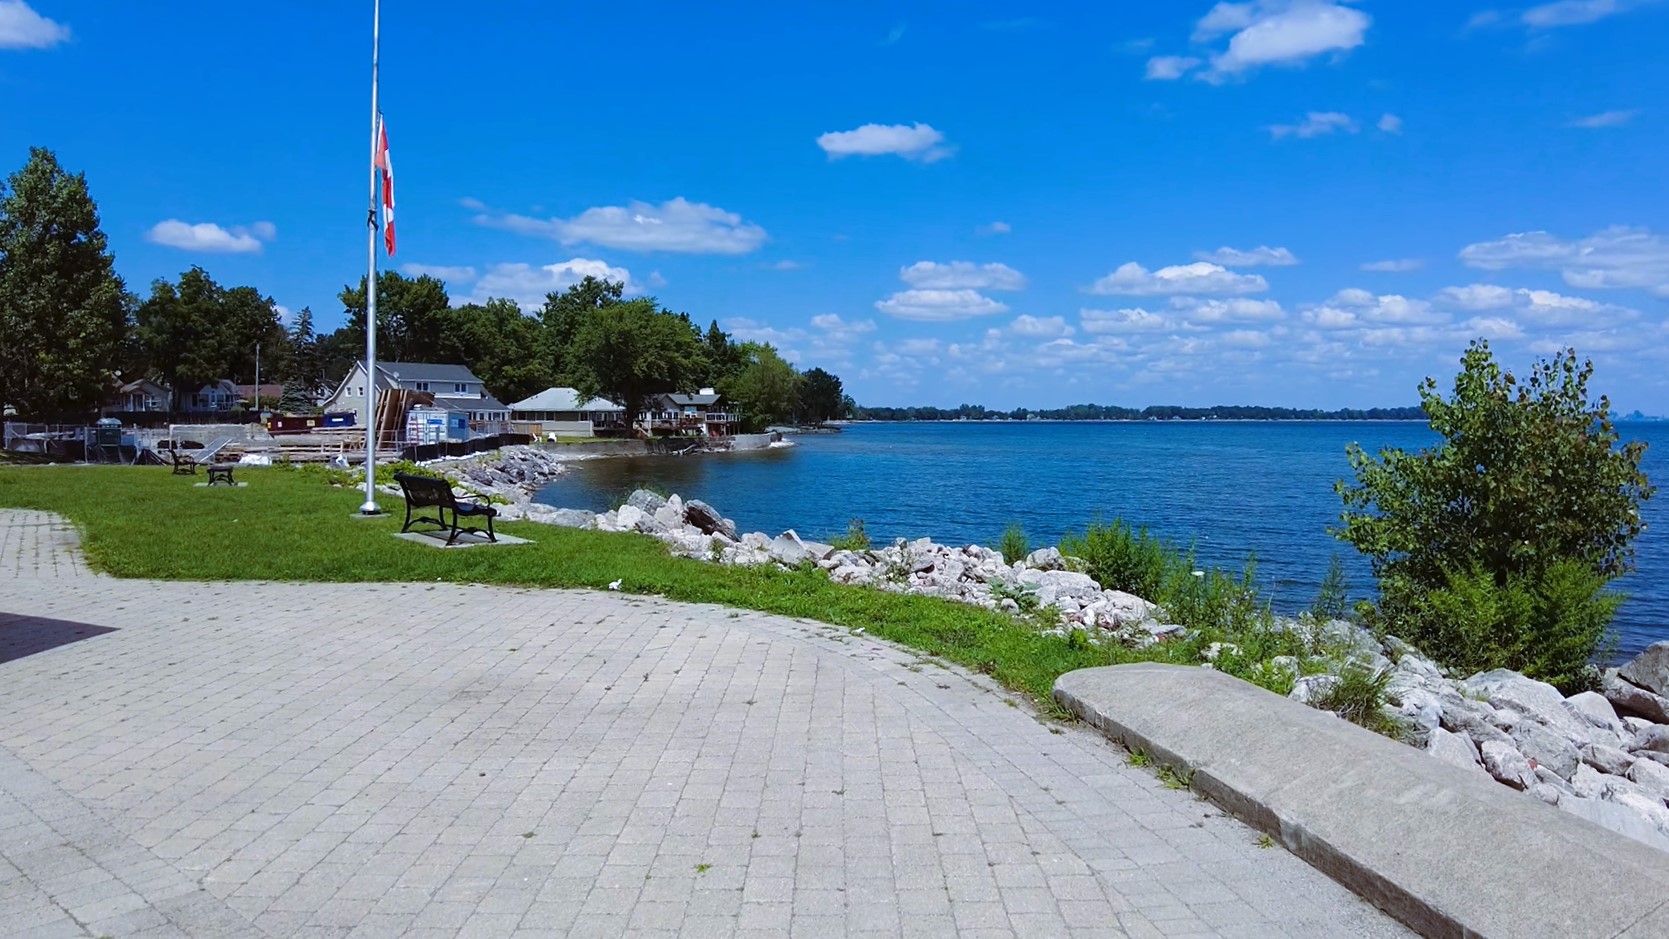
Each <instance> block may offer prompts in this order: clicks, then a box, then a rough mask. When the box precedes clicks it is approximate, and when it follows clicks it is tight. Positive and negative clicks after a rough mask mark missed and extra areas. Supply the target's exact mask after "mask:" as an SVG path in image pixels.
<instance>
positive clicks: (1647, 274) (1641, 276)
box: [1460, 225, 1669, 297]
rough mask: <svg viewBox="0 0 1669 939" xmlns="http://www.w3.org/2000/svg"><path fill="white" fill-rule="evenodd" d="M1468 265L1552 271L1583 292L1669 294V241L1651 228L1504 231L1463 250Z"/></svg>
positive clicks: (1487, 267) (1479, 267)
mask: <svg viewBox="0 0 1669 939" xmlns="http://www.w3.org/2000/svg"><path fill="white" fill-rule="evenodd" d="M1460 259H1461V261H1462V262H1463V263H1465V264H1466V266H1468V267H1474V268H1478V269H1480V270H1486V271H1503V270H1507V269H1509V268H1519V269H1527V270H1553V271H1558V272H1559V273H1560V275H1561V276H1563V277H1564V279H1565V283H1567V284H1569V285H1571V286H1572V287H1577V288H1580V289H1583V290H1598V289H1605V288H1641V289H1646V290H1650V291H1652V292H1653V293H1656V294H1657V295H1658V296H1663V297H1669V239H1665V238H1664V237H1663V236H1662V235H1657V234H1654V233H1653V232H1652V231H1651V229H1649V228H1628V227H1625V226H1620V225H1619V226H1614V227H1612V228H1607V229H1604V230H1602V231H1599V232H1596V233H1595V234H1592V235H1589V236H1588V237H1587V238H1582V239H1578V240H1576V241H1566V240H1564V239H1562V238H1559V237H1557V236H1554V235H1551V234H1548V233H1547V232H1544V231H1537V232H1522V233H1519V234H1515V235H1508V236H1507V237H1505V238H1502V239H1500V240H1498V241H1485V242H1480V243H1478V244H1472V245H1467V246H1466V247H1465V248H1463V249H1461V252H1460Z"/></svg>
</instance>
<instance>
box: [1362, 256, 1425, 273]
mask: <svg viewBox="0 0 1669 939" xmlns="http://www.w3.org/2000/svg"><path fill="white" fill-rule="evenodd" d="M1425 266H1426V262H1424V261H1422V260H1420V259H1419V258H1391V259H1390V260H1386V261H1369V262H1368V263H1366V264H1364V265H1362V270H1364V271H1377V272H1379V273H1382V274H1406V273H1407V272H1409V271H1417V270H1419V269H1420V268H1422V267H1425Z"/></svg>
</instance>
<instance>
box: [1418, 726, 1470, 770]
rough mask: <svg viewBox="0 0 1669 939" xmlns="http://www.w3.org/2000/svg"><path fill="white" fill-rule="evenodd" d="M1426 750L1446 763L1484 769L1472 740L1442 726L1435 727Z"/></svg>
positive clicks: (1466, 767)
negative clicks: (1450, 731)
mask: <svg viewBox="0 0 1669 939" xmlns="http://www.w3.org/2000/svg"><path fill="white" fill-rule="evenodd" d="M1426 752H1428V753H1430V754H1431V755H1432V756H1435V757H1437V758H1438V759H1440V760H1442V761H1443V762H1445V763H1450V764H1453V765H1455V766H1459V767H1462V768H1463V769H1475V770H1478V771H1479V772H1482V771H1483V765H1482V764H1481V763H1479V762H1478V748H1477V747H1476V746H1474V745H1473V743H1472V741H1471V740H1469V739H1467V738H1465V737H1462V736H1461V735H1460V734H1452V733H1449V732H1448V731H1446V730H1444V729H1443V728H1441V727H1438V728H1434V729H1433V730H1432V732H1431V737H1430V738H1429V742H1428V743H1427V744H1426Z"/></svg>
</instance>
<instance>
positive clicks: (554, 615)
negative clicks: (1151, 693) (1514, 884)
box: [0, 510, 1406, 939]
mask: <svg viewBox="0 0 1669 939" xmlns="http://www.w3.org/2000/svg"><path fill="white" fill-rule="evenodd" d="M0 572H3V573H4V574H6V575H10V578H9V580H10V583H8V588H7V589H8V595H7V599H8V602H7V604H6V606H7V609H12V610H28V611H29V614H28V615H29V616H31V617H41V618H48V619H56V620H61V621H67V622H74V623H84V624H88V625H91V626H95V627H98V628H99V629H101V630H110V631H105V632H96V634H93V635H89V636H86V637H83V638H80V639H79V641H76V642H71V643H68V644H66V645H61V646H57V647H54V648H50V649H46V650H45V651H41V652H36V653H34V654H32V655H28V656H24V657H22V658H19V659H15V660H13V661H10V662H4V663H0V739H3V740H6V741H7V746H6V747H5V748H3V749H0V902H3V903H4V904H5V907H6V909H7V912H8V920H7V924H6V928H7V931H8V934H10V933H11V932H23V931H26V930H40V931H42V932H43V934H59V931H63V932H62V934H65V935H84V934H85V932H84V931H82V930H81V929H80V927H79V926H77V924H76V921H75V919H74V918H73V917H72V915H71V914H72V913H75V912H76V909H81V910H85V911H90V912H92V913H95V914H98V916H99V918H98V919H97V923H99V924H110V925H111V926H112V928H113V932H112V934H113V935H115V934H122V935H125V934H127V933H130V932H131V933H132V934H134V935H147V934H154V935H158V936H161V935H170V936H216V937H218V936H260V935H272V936H291V935H295V936H306V935H352V936H367V937H369V936H381V935H409V936H458V935H493V936H509V935H562V934H567V935H573V936H623V935H628V934H631V935H639V934H641V935H646V936H654V935H663V934H664V935H674V934H683V935H692V936H693V935H715V936H717V935H737V936H748V935H755V936H774V937H776V936H782V935H804V936H836V935H854V936H866V935H874V936H883V935H885V936H950V935H964V936H978V935H1014V934H1016V933H1019V934H1024V935H1028V936H1030V935H1067V934H1071V935H1118V934H1128V935H1132V936H1160V935H1166V934H1178V935H1184V934H1202V935H1221V936H1242V935H1287V934H1310V935H1326V936H1338V937H1352V939H1354V937H1364V939H1378V937H1393V936H1403V935H1406V934H1405V933H1404V932H1403V931H1402V930H1401V929H1400V928H1399V927H1397V926H1396V925H1395V924H1393V923H1391V922H1389V921H1388V920H1386V919H1385V918H1384V917H1382V916H1380V915H1378V914H1377V913H1375V912H1374V911H1372V910H1371V908H1368V907H1366V906H1365V905H1364V904H1362V903H1361V902H1360V901H1359V900H1357V899H1356V898H1355V897H1353V896H1352V895H1350V894H1349V893H1347V892H1346V891H1344V890H1343V889H1341V888H1339V887H1338V886H1337V885H1336V884H1333V883H1332V882H1331V881H1329V880H1327V879H1326V878H1324V877H1322V876H1321V875H1320V874H1318V873H1316V872H1315V871H1314V870H1312V869H1310V868H1309V867H1307V866H1305V865H1304V864H1302V863H1300V862H1298V861H1297V860H1296V859H1294V858H1292V857H1291V856H1290V855H1287V854H1286V853H1284V852H1280V851H1263V850H1260V849H1258V848H1256V847H1255V842H1256V837H1255V835H1253V834H1252V833H1251V832H1250V831H1249V830H1247V829H1245V828H1244V827H1242V826H1239V825H1238V824H1237V823H1234V822H1232V821H1228V820H1223V819H1208V820H1206V824H1205V825H1204V827H1201V824H1202V822H1201V811H1202V809H1201V805H1200V804H1199V803H1198V802H1197V800H1195V799H1194V798H1193V797H1192V796H1191V795H1190V794H1188V793H1175V792H1170V791H1168V790H1165V789H1163V788H1161V787H1159V786H1158V785H1157V784H1156V782H1155V781H1154V780H1153V778H1152V776H1151V774H1147V773H1144V772H1142V771H1141V770H1137V769H1133V768H1130V767H1126V766H1125V765H1124V764H1123V754H1122V753H1121V752H1118V751H1116V750H1115V749H1113V748H1112V747H1110V746H1108V745H1107V744H1106V742H1105V741H1104V740H1102V739H1101V738H1100V737H1098V736H1096V735H1094V734H1091V733H1088V732H1082V731H1079V730H1077V729H1073V728H1067V729H1066V730H1065V732H1064V733H1062V734H1051V733H1050V732H1049V731H1048V729H1047V728H1046V727H1044V726H1043V725H1041V724H1039V723H1038V722H1037V721H1036V720H1035V719H1034V718H1033V717H1032V716H1031V715H1029V714H1028V713H1027V712H1026V711H1025V710H1024V709H1019V708H1013V707H1010V706H1008V705H1007V704H1006V703H1004V701H1005V696H1004V695H1002V694H995V693H992V692H993V691H994V690H996V689H994V687H993V686H992V685H991V683H990V682H989V680H987V679H985V678H983V677H980V676H976V675H970V674H967V673H964V672H961V671H959V670H955V669H938V668H930V669H928V670H927V672H925V673H921V674H918V673H916V672H913V671H911V670H910V667H911V666H912V665H913V664H914V663H916V662H917V661H918V660H919V658H920V657H919V656H917V655H916V654H915V653H911V652H906V651H904V650H900V649H897V648H894V647H891V646H888V645H886V644H884V643H881V642H879V641H876V640H874V639H871V638H869V637H854V636H852V635H850V634H849V633H847V632H846V631H844V630H838V629H833V628H831V627H828V626H824V625H819V624H812V623H806V622H802V621H798V620H792V619H788V618H783V617H775V616H768V615H765V614H760V613H753V612H747V611H731V610H725V609H720V608H716V607H709V606H700V605H687V604H676V603H671V602H667V601H662V600H658V599H653V598H642V597H629V596H621V595H618V594H603V593H589V592H580V591H558V590H521V589H509V588H487V587H473V586H463V585H454V584H314V585H307V586H305V587H299V586H296V585H288V584H266V583H235V584H216V583H211V584H194V583H163V582H149V581H134V580H123V581H118V580H114V579H111V578H107V577H104V576H100V575H95V574H93V573H92V572H91V571H90V570H89V569H88V568H87V565H86V564H85V563H84V562H82V560H81V559H80V555H79V552H78V551H77V550H76V535H75V532H74V529H73V528H72V527H71V526H69V525H67V524H65V523H64V522H63V521H62V520H60V519H57V518H55V517H53V516H51V515H47V514H45V513H39V512H28V511H16V510H0ZM20 615H21V614H16V613H0V625H7V624H9V625H11V626H13V627H14V628H16V627H17V624H18V623H19V622H21V621H20V619H19V617H20ZM22 628H28V626H27V622H25V623H24V626H23V627H22ZM511 649H515V650H516V651H515V652H511V651H510V650H511ZM941 685H943V686H945V687H941ZM65 688H74V689H76V694H75V696H74V697H73V698H71V697H69V696H67V695H65V694H64V693H63V689H65ZM524 836H530V837H524ZM698 866H701V867H703V868H704V869H702V870H699V871H698V869H697V868H698ZM48 885H50V886H52V887H53V889H50V890H49V889H45V887H46V886H48ZM61 900H67V902H69V903H71V904H73V905H74V906H73V907H72V908H68V909H67V908H66V907H65V906H64V905H61V903H60V901H61ZM83 922H91V921H89V920H83ZM1068 930H1070V933H1069V932H1068ZM1190 930H1192V931H1194V932H1193V933H1190V932H1189V931H1190ZM1202 930H1203V932H1202Z"/></svg>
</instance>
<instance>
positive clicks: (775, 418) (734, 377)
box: [718, 342, 800, 431]
mask: <svg viewBox="0 0 1669 939" xmlns="http://www.w3.org/2000/svg"><path fill="white" fill-rule="evenodd" d="M736 358H737V360H738V361H740V362H741V367H740V368H738V369H736V370H735V371H734V372H732V373H731V374H729V375H727V376H725V377H724V378H722V379H721V380H720V381H719V384H718V390H719V392H720V393H722V394H723V395H724V396H725V398H726V399H727V400H728V401H729V402H730V403H731V405H732V406H734V407H735V408H737V409H738V410H740V411H741V413H742V417H743V426H744V427H745V428H747V429H748V430H750V431H759V430H763V429H764V428H766V427H769V426H770V425H772V424H781V423H785V422H787V421H789V420H792V419H793V416H794V409H795V408H796V407H797V406H798V404H799V391H800V376H799V374H798V373H796V372H795V371H794V366H792V365H789V364H788V363H787V362H786V361H784V360H783V358H782V356H781V355H780V354H779V353H778V352H777V350H776V348H775V347H774V346H772V345H770V344H768V343H755V342H748V343H743V344H742V345H741V347H740V349H739V350H738V354H737V355H736Z"/></svg>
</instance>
